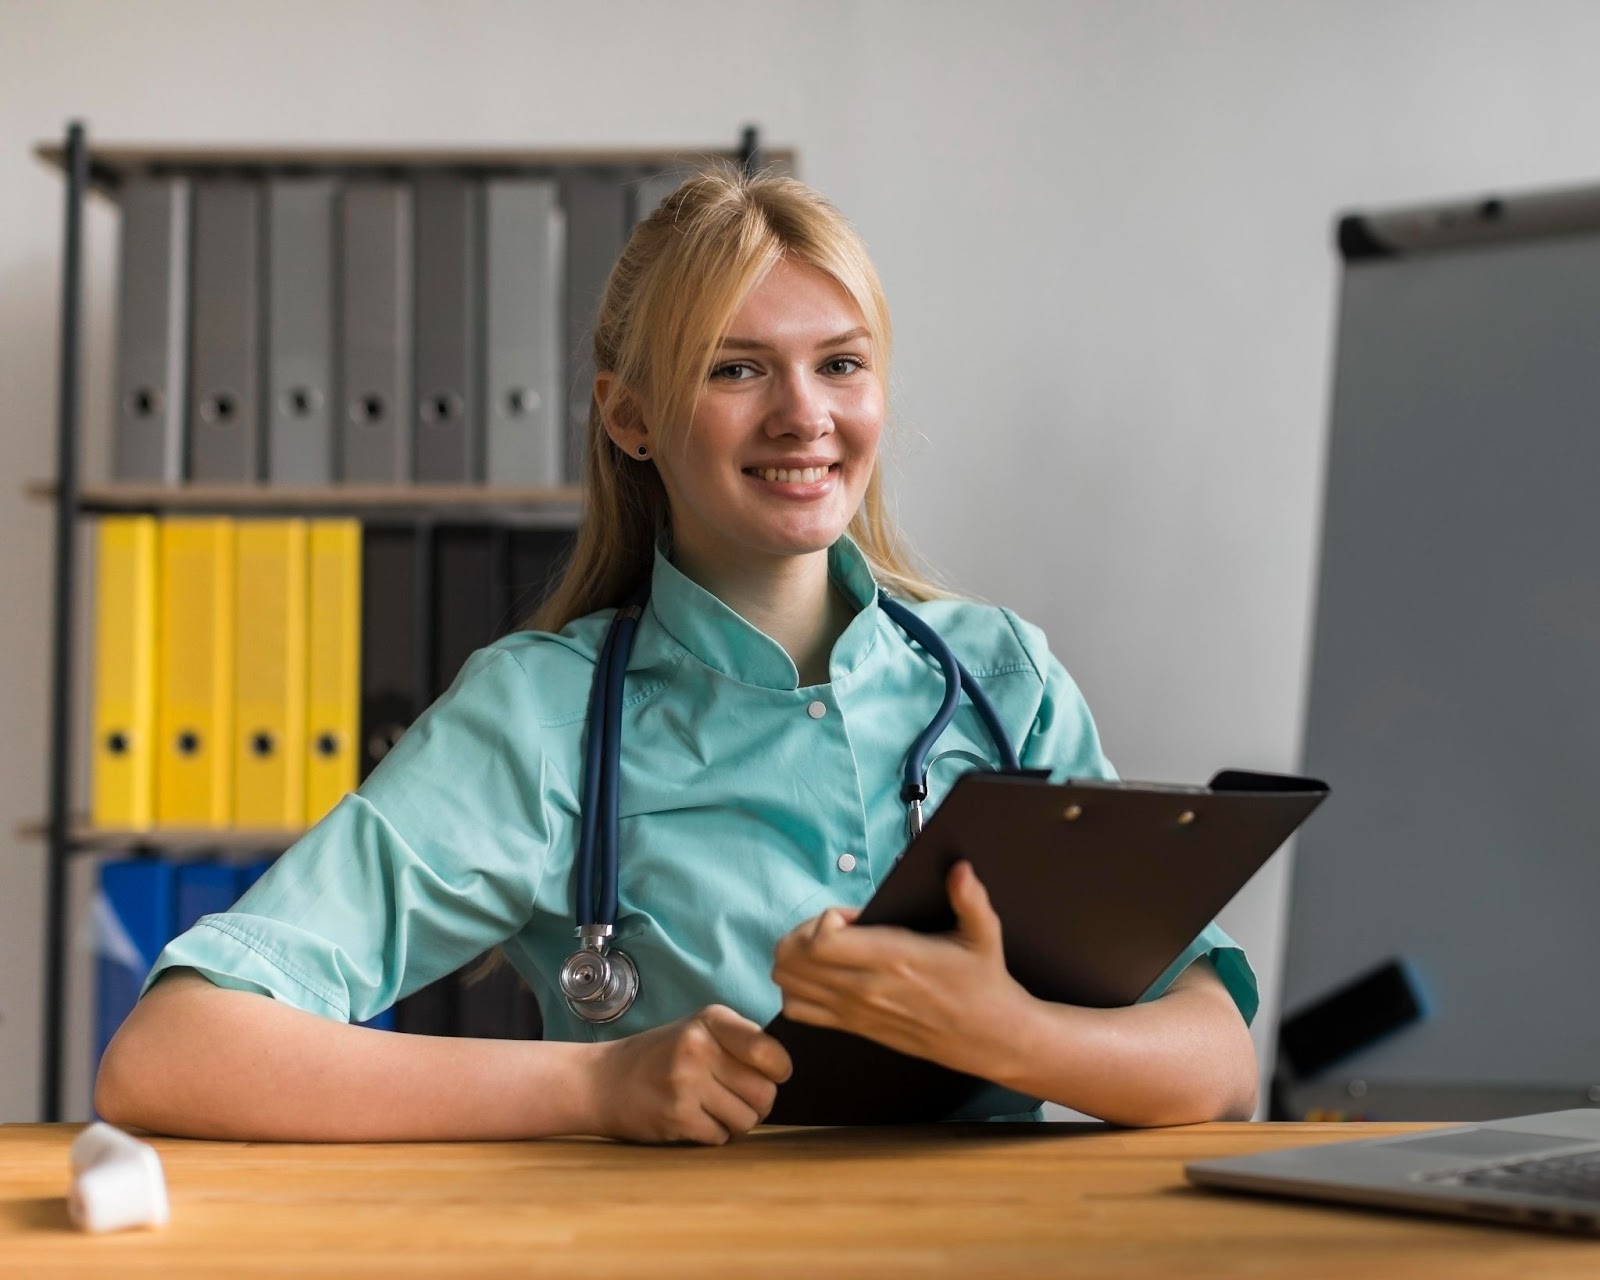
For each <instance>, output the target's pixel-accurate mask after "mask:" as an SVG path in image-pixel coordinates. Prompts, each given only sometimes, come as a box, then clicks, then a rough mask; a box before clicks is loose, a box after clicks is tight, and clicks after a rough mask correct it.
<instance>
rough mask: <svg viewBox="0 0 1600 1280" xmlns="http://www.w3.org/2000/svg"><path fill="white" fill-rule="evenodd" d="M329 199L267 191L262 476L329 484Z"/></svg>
mask: <svg viewBox="0 0 1600 1280" xmlns="http://www.w3.org/2000/svg"><path fill="white" fill-rule="evenodd" d="M333 197H334V184H333V183H332V181H330V180H326V179H304V180H301V179H280V180H276V181H274V182H272V183H270V184H269V185H268V187H267V405H266V415H267V476H268V477H269V478H270V479H271V481H272V482H273V483H274V484H283V485H295V484H302V485H325V484H328V483H330V482H331V481H332V479H333V407H334V396H333Z"/></svg>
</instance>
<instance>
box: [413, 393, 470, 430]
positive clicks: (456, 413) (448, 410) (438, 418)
mask: <svg viewBox="0 0 1600 1280" xmlns="http://www.w3.org/2000/svg"><path fill="white" fill-rule="evenodd" d="M465 412H466V406H465V405H464V404H463V403H462V402H461V397H460V396H458V395H456V394H455V392H453V391H441V392H439V393H437V394H436V395H431V396H428V397H427V398H426V399H424V400H423V402H422V420H423V421H424V422H426V423H430V424H437V423H441V422H454V421H456V420H457V419H458V418H460V417H461V416H462V415H463V414H464V413H465Z"/></svg>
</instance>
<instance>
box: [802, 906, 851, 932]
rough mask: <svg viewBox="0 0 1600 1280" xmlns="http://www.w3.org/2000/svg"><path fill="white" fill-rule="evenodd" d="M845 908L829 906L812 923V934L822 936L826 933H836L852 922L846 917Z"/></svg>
mask: <svg viewBox="0 0 1600 1280" xmlns="http://www.w3.org/2000/svg"><path fill="white" fill-rule="evenodd" d="M844 911H845V908H843V907H829V908H828V909H827V910H826V911H824V912H823V913H822V914H821V915H820V916H818V917H817V918H816V919H815V920H814V921H812V923H811V936H812V937H813V938H820V937H822V936H823V935H824V934H829V933H836V932H838V931H839V930H840V929H843V928H844V927H845V926H846V925H848V924H849V923H850V922H849V921H848V920H846V919H845V917H844Z"/></svg>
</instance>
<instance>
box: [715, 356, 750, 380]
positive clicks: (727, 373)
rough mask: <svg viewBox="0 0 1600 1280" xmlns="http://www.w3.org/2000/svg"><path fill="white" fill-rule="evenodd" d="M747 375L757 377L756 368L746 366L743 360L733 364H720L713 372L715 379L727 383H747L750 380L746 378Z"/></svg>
mask: <svg viewBox="0 0 1600 1280" xmlns="http://www.w3.org/2000/svg"><path fill="white" fill-rule="evenodd" d="M746 374H749V375H750V377H751V378H753V377H755V374H756V370H755V366H754V365H749V364H746V363H745V362H744V361H742V360H736V361H734V362H732V363H731V364H719V365H717V366H716V367H715V368H713V369H712V370H711V376H712V377H713V378H721V379H722V380H723V381H725V382H747V381H749V379H748V378H746V377H745V375H746Z"/></svg>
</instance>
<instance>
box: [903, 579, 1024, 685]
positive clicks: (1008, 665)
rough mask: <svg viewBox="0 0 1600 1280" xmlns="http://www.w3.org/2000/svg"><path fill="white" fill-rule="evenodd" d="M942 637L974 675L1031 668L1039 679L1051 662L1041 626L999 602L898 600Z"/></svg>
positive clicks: (1004, 673) (1006, 672)
mask: <svg viewBox="0 0 1600 1280" xmlns="http://www.w3.org/2000/svg"><path fill="white" fill-rule="evenodd" d="M899 603H901V604H903V605H905V606H906V608H908V609H910V610H911V611H912V612H913V613H915V614H916V615H917V616H918V617H920V618H922V619H923V620H924V621H925V622H927V624H928V625H929V626H930V627H932V628H933V629H934V630H935V631H937V632H938V633H939V635H940V636H941V637H943V639H944V641H945V643H946V644H948V645H949V646H950V647H951V649H953V650H954V651H955V654H956V656H957V657H958V658H959V659H960V660H961V662H962V663H963V664H964V665H965V666H966V668H967V670H969V671H971V672H972V674H973V675H974V676H978V677H980V678H981V677H984V676H997V675H1009V674H1012V673H1014V672H1026V673H1029V674H1031V675H1032V676H1033V677H1034V678H1035V679H1036V680H1037V681H1038V682H1039V683H1040V684H1041V685H1042V684H1043V683H1044V681H1045V676H1046V674H1047V672H1048V671H1049V668H1050V665H1051V658H1050V645H1049V642H1048V641H1047V640H1046V638H1045V634H1044V632H1043V631H1042V630H1041V629H1040V628H1039V627H1037V626H1035V625H1034V624H1033V623H1031V622H1028V621H1027V620H1026V619H1024V618H1021V617H1019V616H1018V615H1017V614H1016V613H1014V612H1013V611H1012V610H1010V609H1007V608H1005V607H1004V606H1003V605H994V604H985V603H983V602H982V601H978V600H966V599H959V598H946V599H939V600H904V599H902V600H900V601H899Z"/></svg>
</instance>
